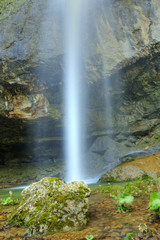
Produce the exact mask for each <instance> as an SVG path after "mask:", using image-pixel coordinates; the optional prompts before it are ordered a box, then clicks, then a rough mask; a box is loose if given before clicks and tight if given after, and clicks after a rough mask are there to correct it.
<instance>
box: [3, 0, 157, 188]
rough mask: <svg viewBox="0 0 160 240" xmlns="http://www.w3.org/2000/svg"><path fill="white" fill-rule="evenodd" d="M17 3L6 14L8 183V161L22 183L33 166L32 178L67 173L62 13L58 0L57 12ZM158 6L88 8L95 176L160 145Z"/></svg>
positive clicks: (90, 150) (38, 3)
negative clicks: (127, 156)
mask: <svg viewBox="0 0 160 240" xmlns="http://www.w3.org/2000/svg"><path fill="white" fill-rule="evenodd" d="M18 2H19V4H18V5H17V8H15V9H14V11H10V14H8V15H7V14H6V13H5V14H4V13H3V11H2V14H1V17H0V36H1V38H0V124H1V129H0V143H1V144H0V165H1V170H0V171H2V174H1V178H0V182H1V183H6V182H7V181H9V180H8V174H6V172H5V170H4V169H5V167H6V166H7V167H10V168H11V169H10V171H11V175H10V176H14V173H15V171H18V174H17V178H16V179H14V182H15V183H16V184H17V183H22V182H25V181H27V176H28V175H27V174H24V172H25V171H24V169H26V168H29V169H32V177H31V176H30V180H31V181H32V180H33V179H37V180H38V179H40V178H41V177H42V176H48V175H49V176H58V177H63V175H64V173H65V170H64V167H63V140H64V139H63V116H64V112H65V109H64V105H63V75H64V74H65V73H64V63H63V56H64V53H65V50H64V32H63V18H62V16H61V14H59V11H58V2H57V1H54V4H55V8H54V9H53V10H51V9H47V8H46V1H45V0H32V1H30V0H26V1H24V0H23V1H20V0H19V1H18ZM159 11H160V3H159V1H158V0H150V1H143V0H135V1H131V0H127V1H126V0H120V1H113V0H109V1H106V0H99V1H97V0H93V1H92V4H90V6H89V10H88V16H87V18H88V26H85V27H86V31H85V32H86V34H85V35H84V36H83V41H84V44H83V45H84V46H85V49H83V51H84V52H85V54H84V68H85V74H82V77H84V78H85V79H86V89H87V90H88V96H89V97H88V104H87V106H86V115H87V123H86V129H87V133H86V135H87V136H86V137H87V139H88V146H87V152H86V155H85V156H83V158H85V159H86V169H87V174H90V175H91V176H95V175H97V174H98V173H99V172H103V171H105V169H109V168H111V167H113V166H115V165H117V164H118V163H119V158H121V157H123V155H125V154H127V153H129V152H131V151H134V150H142V149H145V148H152V147H159V142H160V137H159V136H160V128H159V126H160V115H159V106H160V95H159V86H160V80H159V76H160V64H159V61H160V60H159V52H160V31H159V29H160V16H159ZM48 16H50V18H48ZM108 102H111V103H112V107H111V108H109V106H108V105H109V104H108ZM82 121H83V119H82ZM34 169H35V171H33V170H34ZM50 169H52V171H50ZM12 171H13V172H14V173H13V174H12ZM29 175H30V174H29Z"/></svg>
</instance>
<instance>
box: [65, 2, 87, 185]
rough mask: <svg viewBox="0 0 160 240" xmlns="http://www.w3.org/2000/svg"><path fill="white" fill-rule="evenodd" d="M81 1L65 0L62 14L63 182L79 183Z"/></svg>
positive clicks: (81, 97)
mask: <svg viewBox="0 0 160 240" xmlns="http://www.w3.org/2000/svg"><path fill="white" fill-rule="evenodd" d="M83 3H84V1H83V0H66V12H65V18H66V23H65V50H66V54H65V76H64V87H65V99H64V100H65V111H66V116H65V139H66V142H65V159H66V165H67V173H66V181H68V182H69V181H73V180H77V181H79V180H82V166H81V164H82V155H83V150H82V149H83V141H82V136H83V126H82V115H83V112H82V111H83V109H84V106H83V104H82V102H83V97H84V96H83V94H82V92H83V90H82V86H83V83H82V82H83V79H82V78H81V75H82V74H81V73H82V55H81V52H82V45H81V42H82V34H83V33H82V26H83Z"/></svg>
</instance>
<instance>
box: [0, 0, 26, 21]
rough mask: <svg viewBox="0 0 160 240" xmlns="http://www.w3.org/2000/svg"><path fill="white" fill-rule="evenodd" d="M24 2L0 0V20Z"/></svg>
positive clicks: (19, 0)
mask: <svg viewBox="0 0 160 240" xmlns="http://www.w3.org/2000/svg"><path fill="white" fill-rule="evenodd" d="M25 1H26V0H1V1H0V20H2V19H5V18H7V17H9V16H10V15H11V14H12V13H14V11H15V10H16V9H18V8H19V7H20V6H21V5H22V4H23V3H24V2H25Z"/></svg>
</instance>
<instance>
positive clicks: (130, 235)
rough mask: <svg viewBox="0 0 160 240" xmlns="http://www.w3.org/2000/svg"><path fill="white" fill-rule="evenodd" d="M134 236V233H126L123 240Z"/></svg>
mask: <svg viewBox="0 0 160 240" xmlns="http://www.w3.org/2000/svg"><path fill="white" fill-rule="evenodd" d="M134 236H136V234H135V233H134V232H131V233H127V235H126V237H125V239H124V240H130V239H131V238H132V237H134Z"/></svg>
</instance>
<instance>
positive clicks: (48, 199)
mask: <svg viewBox="0 0 160 240" xmlns="http://www.w3.org/2000/svg"><path fill="white" fill-rule="evenodd" d="M22 196H23V200H22V202H21V203H20V205H19V207H18V208H17V209H16V210H15V211H14V212H13V213H12V214H11V215H10V217H9V219H8V223H9V224H14V225H18V226H21V225H24V226H25V227H26V228H28V234H29V235H33V236H36V235H44V234H45V235H46V234H51V233H55V232H67V231H70V230H80V229H82V228H83V227H84V226H85V225H86V223H87V211H88V197H89V196H90V189H89V188H88V187H87V185H86V184H85V183H84V182H76V181H74V182H71V183H69V184H67V183H65V181H64V180H61V179H58V178H43V179H42V180H41V181H39V182H37V183H33V184H31V185H29V186H28V187H27V188H25V189H24V190H23V192H22Z"/></svg>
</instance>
